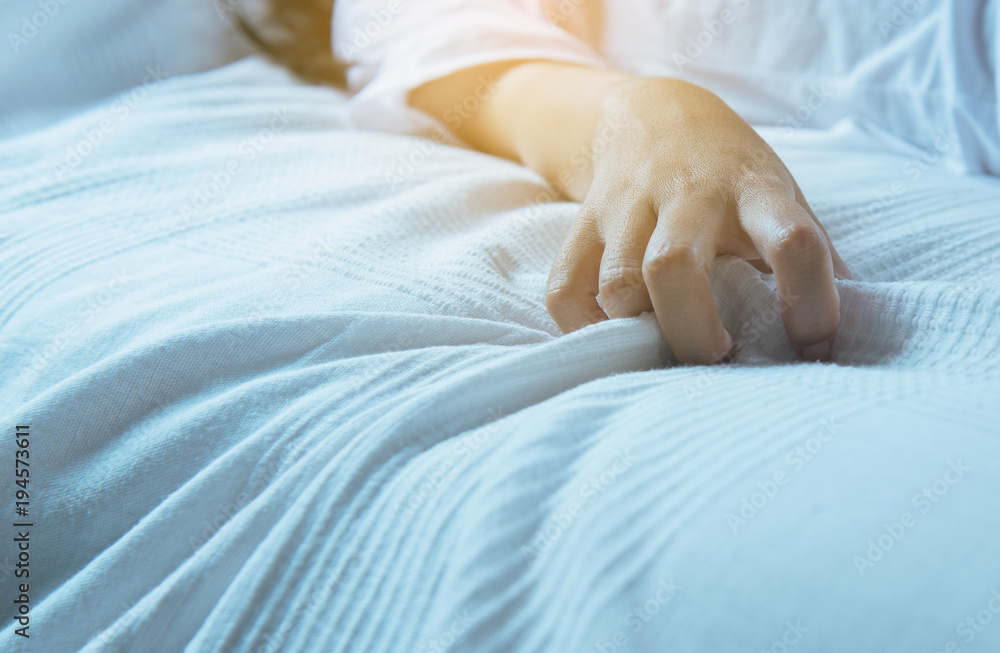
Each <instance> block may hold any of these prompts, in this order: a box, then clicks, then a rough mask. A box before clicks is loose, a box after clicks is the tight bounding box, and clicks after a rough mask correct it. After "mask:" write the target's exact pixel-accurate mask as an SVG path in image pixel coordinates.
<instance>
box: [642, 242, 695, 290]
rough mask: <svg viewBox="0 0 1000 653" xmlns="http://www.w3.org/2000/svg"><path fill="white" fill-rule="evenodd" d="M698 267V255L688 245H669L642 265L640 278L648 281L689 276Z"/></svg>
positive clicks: (647, 258)
mask: <svg viewBox="0 0 1000 653" xmlns="http://www.w3.org/2000/svg"><path fill="white" fill-rule="evenodd" d="M698 267H699V262H698V255H697V253H696V252H695V251H694V248H692V247H691V246H689V245H681V244H675V243H670V244H668V245H666V246H665V247H663V248H661V249H660V250H659V251H658V252H656V253H655V254H653V255H651V256H647V257H646V259H645V260H644V261H643V263H642V276H643V279H645V280H646V282H647V283H648V282H649V281H651V280H653V279H656V278H659V277H662V276H669V275H676V274H690V273H692V272H694V271H696V270H697V269H698Z"/></svg>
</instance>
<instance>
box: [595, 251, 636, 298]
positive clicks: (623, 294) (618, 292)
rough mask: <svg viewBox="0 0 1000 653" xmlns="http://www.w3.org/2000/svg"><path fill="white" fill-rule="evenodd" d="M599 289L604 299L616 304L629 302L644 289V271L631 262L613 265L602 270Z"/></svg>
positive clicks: (620, 262)
mask: <svg viewBox="0 0 1000 653" xmlns="http://www.w3.org/2000/svg"><path fill="white" fill-rule="evenodd" d="M598 287H599V288H600V293H601V297H602V298H604V299H608V300H611V301H614V302H623V301H628V300H629V299H631V298H632V297H633V296H634V295H635V294H636V293H637V292H639V290H640V289H641V288H643V287H644V282H643V277H642V270H641V269H640V267H639V266H637V265H634V264H632V263H631V262H626V261H619V262H616V263H612V264H611V265H608V266H606V267H602V268H601V277H600V279H599V281H598Z"/></svg>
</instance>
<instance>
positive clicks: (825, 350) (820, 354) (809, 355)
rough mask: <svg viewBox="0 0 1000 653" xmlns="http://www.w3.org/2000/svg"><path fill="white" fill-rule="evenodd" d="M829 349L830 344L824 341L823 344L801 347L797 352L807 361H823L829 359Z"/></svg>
mask: <svg viewBox="0 0 1000 653" xmlns="http://www.w3.org/2000/svg"><path fill="white" fill-rule="evenodd" d="M830 349H831V347H830V342H829V341H828V340H824V341H823V342H817V343H816V344H815V345H809V346H808V347H802V348H801V349H800V350H799V356H801V357H802V358H804V359H805V360H809V361H825V360H828V359H829V358H830Z"/></svg>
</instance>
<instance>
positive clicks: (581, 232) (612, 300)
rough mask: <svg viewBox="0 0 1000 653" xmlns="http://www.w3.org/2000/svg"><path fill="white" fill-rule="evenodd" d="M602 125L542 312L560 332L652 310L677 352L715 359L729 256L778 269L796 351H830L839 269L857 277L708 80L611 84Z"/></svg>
mask: <svg viewBox="0 0 1000 653" xmlns="http://www.w3.org/2000/svg"><path fill="white" fill-rule="evenodd" d="M596 133H599V134H602V135H604V141H603V142H604V144H605V149H603V151H602V152H601V154H599V155H596V156H595V157H594V170H593V180H592V182H591V184H590V188H589V191H588V192H587V194H586V197H585V198H584V202H583V207H582V208H581V210H580V213H579V214H578V216H577V218H576V220H575V222H574V224H573V226H572V229H571V231H570V233H569V236H568V237H567V239H566V241H565V242H564V244H563V246H562V249H561V250H560V252H559V255H558V256H557V257H556V261H555V264H554V265H553V267H552V272H551V276H550V277H549V284H548V293H547V297H546V306H547V307H548V309H549V312H550V313H551V314H552V317H553V318H554V319H555V320H556V323H557V324H558V325H559V327H560V328H561V329H562V330H563V331H565V332H569V331H574V330H576V329H579V328H581V327H583V326H586V325H588V324H591V323H594V322H598V321H600V320H603V319H606V317H610V318H617V317H630V316H635V315H639V314H640V313H642V312H644V311H654V312H655V314H656V318H657V321H658V322H659V324H660V328H661V329H662V330H663V334H664V336H666V339H667V341H668V343H669V344H670V348H671V350H672V351H673V353H674V355H675V356H676V357H677V358H678V360H680V361H682V362H685V363H711V362H715V361H718V360H719V359H721V358H723V357H724V356H725V355H726V354H727V353H728V352H729V351H730V349H731V348H732V345H733V340H732V336H731V335H730V334H729V333H728V332H727V330H726V329H725V328H724V327H723V325H722V320H721V318H720V317H719V312H718V310H717V309H716V307H715V304H714V303H713V300H712V294H711V285H710V282H709V273H710V272H711V270H712V265H713V263H714V261H715V258H716V257H717V256H720V255H723V254H731V255H734V256H739V257H740V258H743V259H746V260H748V261H751V262H753V263H754V264H755V266H756V267H758V268H759V269H762V270H765V271H768V272H770V271H773V272H774V275H775V278H776V281H777V285H778V291H779V294H780V295H781V299H782V318H783V321H784V326H785V329H786V331H787V332H788V336H789V339H790V340H791V342H792V345H793V346H794V347H795V348H796V350H797V351H798V352H799V354H800V356H802V357H803V358H806V359H825V358H827V357H828V356H829V353H830V349H831V347H832V345H833V340H834V338H835V336H836V334H837V327H838V325H839V322H840V314H839V305H840V304H839V299H838V296H837V290H836V287H835V285H834V277H835V275H836V276H839V277H840V278H849V276H850V273H849V272H848V270H847V267H846V266H845V265H844V263H843V261H842V260H841V259H840V257H839V256H838V255H837V252H836V250H835V249H834V247H833V243H831V242H830V238H829V236H827V234H826V231H825V230H824V229H823V227H822V226H821V225H820V224H819V222H818V221H817V220H816V217H815V215H813V213H812V211H811V210H810V208H809V205H808V204H807V203H806V201H805V199H804V198H803V197H802V193H801V192H800V191H799V189H798V186H797V185H796V183H795V180H794V179H793V178H792V176H791V174H789V172H788V169H787V168H785V166H784V164H782V162H781V160H780V159H779V158H778V156H777V155H776V154H775V153H774V151H773V150H771V148H770V147H768V145H767V144H766V143H765V142H764V141H763V140H762V139H761V138H760V137H759V136H758V135H757V133H756V132H754V130H753V129H751V128H750V126H749V125H747V124H746V123H745V122H744V121H743V120H742V119H741V118H740V117H739V116H737V115H736V114H735V113H734V112H733V111H732V110H731V109H730V108H729V107H728V106H726V105H725V104H724V103H723V102H722V101H721V100H720V99H719V98H718V97H716V96H715V95H713V94H712V93H710V92H708V91H706V90H704V89H702V88H699V87H697V86H693V85H691V84H688V83H685V82H681V81H677V80H669V79H659V78H644V79H637V80H635V81H632V82H630V83H626V84H622V85H619V86H616V87H615V88H614V89H612V90H611V92H610V95H609V96H608V98H607V99H606V100H605V101H604V102H603V106H602V109H601V112H600V119H599V121H598V125H597V129H596ZM608 134H611V135H612V136H611V137H610V138H608V137H607V135H608Z"/></svg>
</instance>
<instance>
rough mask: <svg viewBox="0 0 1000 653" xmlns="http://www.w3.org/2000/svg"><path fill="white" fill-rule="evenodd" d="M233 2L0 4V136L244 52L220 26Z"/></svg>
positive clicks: (28, 0)
mask: <svg viewBox="0 0 1000 653" xmlns="http://www.w3.org/2000/svg"><path fill="white" fill-rule="evenodd" d="M239 1H240V0H101V2H85V1H83V0H10V1H7V2H3V3H2V4H0V26H2V30H3V31H2V34H3V40H4V43H3V44H2V45H0V53H2V54H0V89H3V90H2V92H0V138H4V137H10V136H14V135H17V134H19V133H23V132H25V131H30V130H35V129H40V128H43V127H45V126H46V125H49V124H52V123H54V122H57V121H59V120H61V119H64V118H66V117H68V116H70V115H72V114H74V113H75V112H77V111H79V110H80V109H82V108H84V107H86V106H88V105H91V104H94V103H96V102H99V101H101V100H103V99H106V98H108V97H110V96H112V95H115V94H117V93H120V92H122V91H125V90H127V89H129V88H132V87H134V86H138V85H142V84H145V85H147V86H148V85H152V84H155V83H156V82H157V81H159V80H160V79H162V78H164V77H172V76H176V75H184V74H187V73H195V72H201V71H205V70H210V69H212V68H216V67H218V66H221V65H223V64H226V63H230V62H232V61H235V60H236V59H239V58H241V57H243V56H246V55H247V54H248V53H250V52H251V51H252V48H251V46H250V45H249V44H248V43H247V42H246V41H245V40H244V39H243V38H242V36H241V35H240V34H239V33H238V32H237V30H236V29H234V27H233V26H232V24H231V23H230V22H229V18H230V16H231V15H232V12H233V8H234V7H235V5H236V3H238V2H239Z"/></svg>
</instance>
